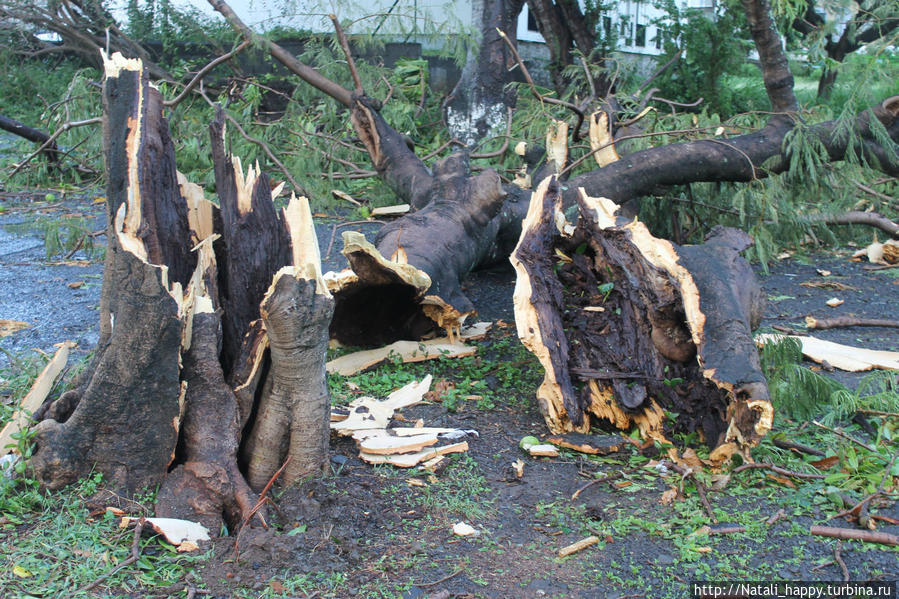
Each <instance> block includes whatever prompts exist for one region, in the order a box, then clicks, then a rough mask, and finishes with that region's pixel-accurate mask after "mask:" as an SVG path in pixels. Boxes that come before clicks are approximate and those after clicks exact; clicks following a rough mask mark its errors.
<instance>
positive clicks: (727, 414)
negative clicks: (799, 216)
mask: <svg viewBox="0 0 899 599" xmlns="http://www.w3.org/2000/svg"><path fill="white" fill-rule="evenodd" d="M561 205H562V198H561V190H560V188H559V185H558V184H557V182H556V181H555V179H554V178H553V179H547V180H545V181H544V182H543V183H542V184H541V185H540V187H539V189H538V190H537V191H536V192H535V193H534V196H533V198H532V200H531V206H530V210H529V212H528V215H527V217H526V219H525V222H524V225H523V229H524V230H523V232H522V236H521V240H520V242H519V245H518V247H517V248H516V249H515V251H514V253H513V256H512V263H513V265H514V267H515V270H516V273H517V277H518V278H517V282H516V287H515V294H514V301H515V319H516V323H517V326H518V332H519V336H520V337H521V339H522V341H523V342H524V344H525V345H526V346H527V347H528V348H529V349H530V350H531V351H532V352H533V353H534V354H535V355H536V356H537V357H538V358H539V359H540V362H541V364H542V365H543V367H544V369H545V378H544V381H543V384H542V385H541V386H540V388H539V390H538V394H537V396H538V400H539V404H540V408H541V411H542V412H543V415H544V418H545V419H546V423H547V425H548V426H549V428H550V430H552V431H553V432H556V433H562V432H569V431H577V432H588V431H589V429H590V426H591V424H592V421H591V417H592V419H593V420H598V421H600V422H602V421H609V422H611V423H612V424H613V425H615V426H617V427H619V428H629V427H631V426H633V425H636V426H638V427H639V428H640V429H641V430H642V432H643V434H644V435H645V436H646V437H649V438H655V439H659V440H662V439H665V438H666V437H667V436H668V435H669V434H670V432H672V431H671V429H672V428H674V429H675V430H682V431H696V432H698V433H699V434H700V437H701V438H702V439H703V440H704V441H705V442H706V443H707V444H708V445H709V446H711V447H713V448H718V451H717V452H716V453H715V454H714V456H713V457H714V458H716V459H723V458H724V457H726V456H728V455H730V454H731V453H733V452H734V451H745V450H747V449H748V448H749V447H751V446H753V445H755V444H757V443H758V442H759V440H760V439H761V438H762V436H764V435H765V434H766V433H767V431H768V430H769V429H770V427H771V419H772V410H771V404H770V401H769V397H768V389H767V385H766V383H765V379H764V377H763V375H762V372H761V369H760V365H759V357H758V353H757V351H756V349H755V345H754V344H753V341H752V336H751V329H752V327H753V326H755V325H757V323H758V320H759V318H760V316H761V305H762V304H761V302H762V295H761V292H760V288H759V286H758V283H757V282H756V280H755V278H754V276H753V273H752V270H751V269H750V267H749V265H748V264H747V263H746V261H745V260H743V259H742V258H741V257H740V256H739V252H740V251H742V250H744V249H746V248H747V247H749V246H750V245H751V243H752V241H751V239H749V237H748V236H747V235H746V234H745V233H742V232H740V231H738V230H735V229H724V228H716V229H714V230H713V232H712V234H711V236H710V237H709V238H708V240H707V242H706V243H705V244H703V245H700V246H677V245H675V244H673V243H671V242H668V241H665V240H661V239H656V238H654V237H652V235H651V234H650V233H649V232H648V230H647V229H646V228H645V226H644V225H643V224H642V223H640V222H638V221H636V220H634V221H630V222H628V221H626V220H625V219H621V218H620V217H618V218H616V214H615V212H616V210H617V209H618V206H617V205H616V204H614V203H613V202H611V201H609V200H605V199H602V198H599V199H597V198H590V197H587V196H585V195H582V196H581V198H580V199H579V203H578V206H579V209H580V218H579V220H578V223H577V226H576V227H572V226H570V225H567V223H566V224H564V225H563V224H561V223H562V222H563V220H564V219H563V218H562V217H561ZM666 411H667V412H671V413H674V414H676V415H677V417H676V420H675V423H674V425H673V427H672V426H671V425H669V424H668V419H667V418H666V415H665V412H666Z"/></svg>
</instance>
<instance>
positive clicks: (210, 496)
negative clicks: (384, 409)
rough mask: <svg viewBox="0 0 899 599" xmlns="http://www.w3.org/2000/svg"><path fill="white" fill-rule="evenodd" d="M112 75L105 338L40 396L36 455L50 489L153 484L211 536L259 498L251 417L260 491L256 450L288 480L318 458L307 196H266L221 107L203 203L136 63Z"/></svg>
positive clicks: (322, 304) (314, 287)
mask: <svg viewBox="0 0 899 599" xmlns="http://www.w3.org/2000/svg"><path fill="white" fill-rule="evenodd" d="M106 73H107V79H106V81H105V84H104V90H105V91H104V98H105V103H104V109H105V113H106V127H105V129H104V131H105V134H106V137H105V140H106V144H105V151H106V162H107V169H108V186H107V195H108V215H107V216H108V218H109V226H108V228H109V231H110V232H111V234H110V246H109V249H108V252H107V263H106V268H105V270H104V279H103V292H102V301H101V345H100V347H98V350H97V357H96V358H95V359H94V362H93V364H92V365H91V367H90V369H89V374H88V376H87V377H86V380H87V383H86V384H85V385H84V386H82V387H81V388H79V389H77V390H75V391H74V392H72V393H68V394H66V395H65V396H63V397H62V398H60V399H59V400H57V402H56V404H55V405H53V406H50V408H49V409H47V410H45V411H44V414H43V417H44V419H43V420H42V421H41V422H40V423H39V424H38V425H37V427H36V443H37V450H36V453H35V455H34V457H33V458H32V460H31V462H30V466H31V468H32V470H33V471H34V473H35V475H36V476H37V477H38V479H39V480H40V481H41V482H42V483H44V484H45V485H46V486H47V487H50V488H59V487H61V486H62V485H65V484H67V483H70V482H73V481H75V480H77V479H78V478H79V477H81V476H84V475H86V474H88V473H89V472H91V471H96V472H100V473H102V474H103V476H104V480H105V482H106V483H107V485H109V487H111V488H112V489H114V490H118V491H120V492H122V493H126V494H133V493H135V492H138V491H141V490H143V489H146V488H152V487H155V486H157V485H161V486H160V489H159V495H158V498H159V501H158V504H157V512H158V513H159V514H160V515H165V516H175V517H182V518H188V519H192V520H198V521H200V522H202V523H203V524H204V525H206V526H207V527H208V528H209V529H210V531H211V532H212V533H213V534H216V533H218V531H219V530H220V529H221V523H222V519H223V518H224V520H225V522H226V523H227V524H228V527H229V530H235V528H234V527H236V526H237V525H238V524H240V523H241V522H244V521H245V520H246V518H247V517H248V516H249V515H250V514H251V513H252V510H253V507H254V505H255V504H256V501H257V498H256V495H255V494H254V493H253V491H252V490H251V488H250V485H249V484H248V483H247V481H246V480H245V479H244V475H243V473H242V472H241V470H240V468H239V466H238V454H239V450H240V447H241V437H242V432H243V430H244V429H245V428H247V429H248V430H250V431H253V433H254V434H253V435H251V439H250V440H249V442H248V443H246V444H245V445H246V447H244V448H243V454H244V458H245V461H246V462H247V463H249V464H250V469H249V474H250V481H251V482H252V483H253V486H254V487H256V488H257V489H261V488H262V487H263V486H264V485H265V484H266V483H267V482H268V481H269V479H270V478H271V475H272V474H273V473H274V470H271V469H267V468H266V467H264V465H265V464H267V463H268V462H273V463H275V464H276V468H275V469H277V465H278V464H280V463H281V462H283V461H284V460H285V459H287V458H289V459H290V460H291V467H290V468H288V469H287V470H286V474H285V478H284V479H282V482H285V483H291V482H294V481H296V480H298V479H299V478H301V477H303V476H306V475H308V474H312V473H317V472H320V471H321V469H322V464H323V463H325V462H326V456H327V448H328V406H329V403H330V402H329V396H328V389H327V384H326V379H325V351H326V349H327V324H328V320H329V319H330V315H331V309H332V305H333V300H332V299H331V297H330V295H329V294H328V292H327V289H326V288H325V284H324V280H323V279H322V276H321V272H320V270H321V266H320V260H319V255H318V243H317V241H316V239H315V231H314V228H313V226H312V217H311V212H310V210H309V205H308V202H306V201H305V199H303V198H301V199H296V198H293V199H292V200H291V201H290V203H289V204H288V206H287V207H286V208H285V209H284V210H283V211H281V214H279V213H278V211H276V210H275V208H274V205H273V203H272V197H271V189H270V187H269V182H268V179H267V177H265V176H264V175H261V174H260V173H259V172H258V167H257V168H256V169H254V168H250V169H249V170H248V171H247V172H246V173H244V171H243V170H242V168H241V166H240V161H239V160H238V159H237V158H234V157H232V156H229V155H227V154H226V152H225V147H224V132H223V119H222V114H221V112H219V113H218V115H217V119H216V121H215V122H214V123H213V125H212V126H211V134H212V135H211V137H212V140H213V153H214V167H215V171H216V179H217V186H218V188H219V193H220V198H219V200H220V202H219V203H220V205H221V209H220V210H219V209H218V208H216V207H215V206H213V205H212V204H211V203H210V202H209V201H208V200H206V198H205V197H204V195H203V191H202V189H200V188H199V187H198V186H196V185H193V184H191V183H189V182H188V181H186V180H185V179H184V177H183V176H182V175H180V173H177V171H176V170H175V164H174V149H173V147H172V144H171V139H170V137H169V133H168V127H167V124H166V123H165V120H164V119H163V118H162V102H161V97H160V96H159V93H158V91H156V89H155V88H153V87H151V86H150V85H149V82H148V79H147V73H146V71H145V70H144V68H143V66H142V64H141V63H140V61H137V60H128V59H124V58H122V57H121V55H118V54H116V55H114V56H113V58H112V59H111V60H108V61H107V64H106ZM217 264H221V265H222V267H221V268H218V267H217ZM273 404H278V405H280V406H282V407H284V409H285V411H286V412H285V413H286V414H287V416H288V418H287V419H286V420H284V421H283V423H282V422H281V421H280V419H279V418H278V416H279V414H277V413H276V414H274V418H273V414H272V410H270V409H269V406H270V405H273ZM285 427H289V429H290V432H289V435H288V432H287V430H286V428H285ZM257 431H274V432H275V433H276V434H277V435H278V436H277V437H275V436H272V435H266V434H263V435H261V436H260V435H259V434H258V433H257ZM260 438H262V439H263V440H264V443H260V442H259V439H260ZM265 444H268V446H269V447H274V448H275V451H274V452H272V451H268V452H266V447H263V445H265ZM260 463H262V464H263V467H261V468H260V467H259V464H260Z"/></svg>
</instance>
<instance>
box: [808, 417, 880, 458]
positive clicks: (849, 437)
mask: <svg viewBox="0 0 899 599" xmlns="http://www.w3.org/2000/svg"><path fill="white" fill-rule="evenodd" d="M812 424H814V425H815V426H817V427H818V428H823V429H824V430H826V431H830V432H831V433H833V434H835V435H836V436H838V437H842V438H844V439H846V440H847V441H851V442H852V443H855V444H856V445H858V446H859V447H863V448H865V449H867V450H868V451H870V452H871V453H877V449H876V448H874V447H873V446H871V445H868V444H867V443H865V442H864V441H859V440H858V439H856V438H855V437H853V436H852V435H848V434H846V433H844V432H843V431H841V430H837V429H834V428H830V427H829V426H825V425H823V424H821V423H820V422H818V421H817V420H812Z"/></svg>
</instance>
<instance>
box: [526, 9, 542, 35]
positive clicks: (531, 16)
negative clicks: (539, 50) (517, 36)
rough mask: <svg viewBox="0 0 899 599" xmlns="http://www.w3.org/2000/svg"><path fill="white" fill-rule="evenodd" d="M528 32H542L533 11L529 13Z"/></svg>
mask: <svg viewBox="0 0 899 599" xmlns="http://www.w3.org/2000/svg"><path fill="white" fill-rule="evenodd" d="M528 31H537V32H539V31H540V30H539V29H538V28H537V19H535V18H534V13H532V12H531V11H528Z"/></svg>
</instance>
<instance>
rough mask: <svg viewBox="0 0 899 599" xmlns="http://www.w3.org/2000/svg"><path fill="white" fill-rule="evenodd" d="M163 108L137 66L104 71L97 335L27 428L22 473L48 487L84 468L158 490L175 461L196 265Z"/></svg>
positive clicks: (130, 486)
mask: <svg viewBox="0 0 899 599" xmlns="http://www.w3.org/2000/svg"><path fill="white" fill-rule="evenodd" d="M161 102H162V100H161V97H160V96H159V93H158V92H157V91H156V90H155V89H153V88H151V87H150V86H149V85H148V83H147V78H146V75H144V73H143V71H142V70H141V69H140V67H139V64H137V63H134V62H133V61H126V60H124V59H121V57H120V56H117V57H116V58H114V59H113V60H112V61H108V62H107V66H106V81H105V85H104V108H105V111H106V114H107V122H106V124H105V128H104V133H105V135H104V139H105V145H106V154H107V170H108V175H109V177H108V184H107V219H108V227H107V232H108V235H107V239H108V240H109V242H108V248H107V254H106V267H105V269H104V280H103V291H102V297H101V303H100V330H101V337H100V343H99V345H98V347H97V352H96V355H95V358H94V360H93V363H92V366H91V373H90V375H89V376H88V377H86V378H85V381H86V383H85V384H84V385H83V386H82V387H81V389H80V390H76V391H75V392H74V393H73V394H70V395H68V396H67V397H65V398H60V404H59V408H58V409H51V410H48V411H49V412H50V413H52V414H53V415H54V416H55V418H57V419H58V420H53V419H48V420H44V421H42V422H40V423H39V424H38V426H37V429H36V436H35V444H36V452H35V454H34V456H33V458H32V460H31V467H32V469H33V472H34V475H35V476H36V477H37V479H38V480H40V481H41V482H42V483H43V484H44V485H46V486H47V487H49V488H51V489H55V488H59V487H62V486H64V485H66V484H68V483H71V482H74V481H75V480H77V479H78V478H79V477H80V476H83V475H85V474H87V473H88V472H90V470H91V468H92V467H93V468H96V470H97V471H98V472H100V473H102V474H103V476H104V477H105V478H106V480H108V481H110V482H111V483H112V484H113V485H114V486H116V487H118V488H122V489H124V490H127V491H130V492H134V491H136V490H138V489H141V488H144V487H148V486H153V485H156V484H158V483H159V482H160V480H161V479H162V476H163V475H164V474H165V471H166V468H167V467H168V465H169V464H170V463H171V461H172V459H173V457H174V451H175V445H176V441H177V437H178V427H179V423H180V413H181V404H182V402H183V387H182V385H181V381H180V380H179V364H178V362H179V357H178V355H179V351H180V346H181V335H182V329H183V321H182V318H181V316H182V312H183V309H184V298H183V293H182V286H183V285H184V284H185V283H186V282H187V280H188V278H189V277H190V272H191V271H192V270H193V266H194V264H195V263H196V257H194V256H192V255H191V254H190V253H189V234H188V230H187V222H186V221H187V219H186V214H187V210H186V207H185V206H184V203H183V201H181V199H180V195H179V194H178V185H177V181H176V177H175V170H174V160H173V157H174V150H173V148H172V142H171V139H170V137H169V134H168V126H167V124H166V122H165V120H164V119H163V117H162V112H161V107H162V104H161ZM170 158H171V159H170ZM148 173H152V176H147V175H148ZM179 222H183V223H184V224H183V226H177V225H174V226H168V225H172V224H173V223H179ZM73 396H76V397H73ZM63 408H64V409H63Z"/></svg>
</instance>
